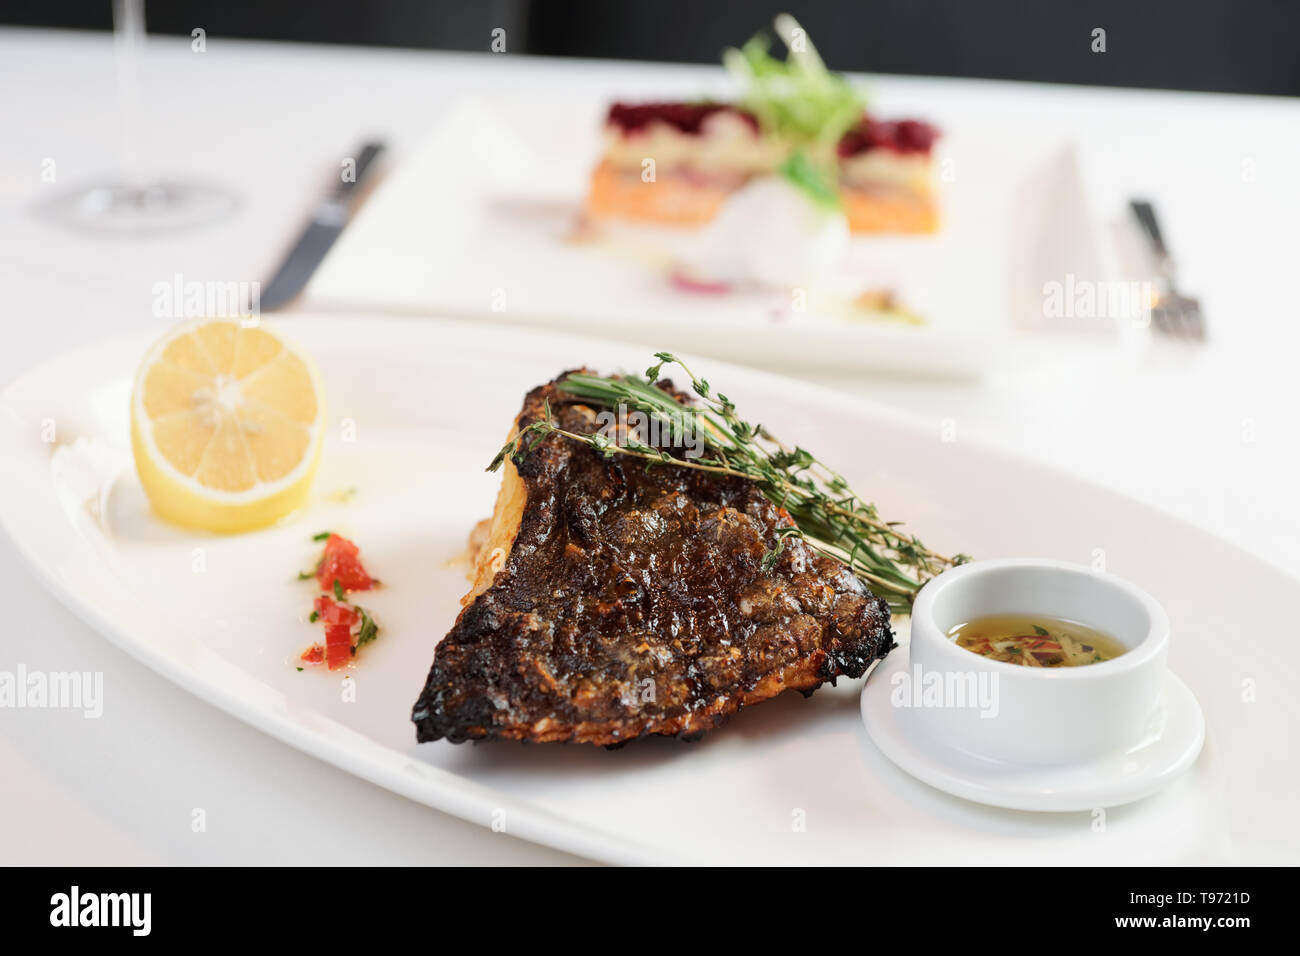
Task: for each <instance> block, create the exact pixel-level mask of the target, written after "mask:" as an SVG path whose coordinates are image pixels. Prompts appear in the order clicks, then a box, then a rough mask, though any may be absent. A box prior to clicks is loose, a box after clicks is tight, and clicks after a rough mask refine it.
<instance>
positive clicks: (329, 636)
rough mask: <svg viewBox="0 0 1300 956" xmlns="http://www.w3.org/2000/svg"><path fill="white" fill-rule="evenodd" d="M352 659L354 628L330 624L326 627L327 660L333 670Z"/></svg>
mask: <svg viewBox="0 0 1300 956" xmlns="http://www.w3.org/2000/svg"><path fill="white" fill-rule="evenodd" d="M350 660H352V628H350V627H348V626H347V625H346V624H330V625H327V626H326V628H325V662H326V664H328V665H329V669H330V670H332V671H336V670H338V669H339V668H340V667H342V666H344V665H345V664H347V663H348V661H350Z"/></svg>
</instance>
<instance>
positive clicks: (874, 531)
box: [488, 352, 970, 614]
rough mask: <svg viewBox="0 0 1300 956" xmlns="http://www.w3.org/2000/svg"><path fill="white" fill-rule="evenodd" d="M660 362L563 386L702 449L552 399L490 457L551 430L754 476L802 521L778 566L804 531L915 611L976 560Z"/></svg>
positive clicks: (606, 449) (599, 448)
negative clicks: (678, 394) (656, 439)
mask: <svg viewBox="0 0 1300 956" xmlns="http://www.w3.org/2000/svg"><path fill="white" fill-rule="evenodd" d="M655 358H656V359H657V362H656V363H655V364H654V365H652V366H650V368H648V369H647V370H646V374H645V376H644V377H638V376H636V375H627V376H623V377H620V378H603V377H601V376H597V375H588V374H585V373H579V372H575V373H573V374H570V375H568V376H566V377H565V378H564V380H563V381H561V382H560V383H559V385H558V388H559V390H560V391H561V392H563V393H565V394H567V395H571V396H573V397H574V398H578V399H582V400H583V401H586V402H590V403H592V404H593V405H599V406H604V407H608V408H617V407H619V406H620V405H621V406H624V407H626V408H627V409H629V410H635V411H639V412H642V413H643V414H644V415H646V416H647V417H648V418H649V419H652V420H654V421H657V422H658V423H659V425H660V426H661V427H672V428H688V429H691V431H690V434H693V435H695V436H698V438H699V439H700V440H701V441H702V443H703V450H702V452H701V454H700V455H699V457H695V458H683V457H676V456H674V455H673V454H671V453H670V452H668V451H667V450H665V449H663V448H657V447H653V446H651V445H647V444H645V443H644V442H642V441H640V440H638V439H637V438H635V437H627V438H621V439H620V441H619V442H618V443H615V442H612V441H610V439H609V438H608V437H606V436H604V435H601V434H599V433H595V434H590V435H583V434H578V433H576V432H571V431H567V430H566V429H563V428H561V427H560V426H559V425H558V424H556V422H555V420H554V418H553V417H552V415H551V409H550V404H549V403H547V404H545V405H544V408H543V415H542V418H541V419H540V420H538V421H535V422H532V423H531V424H529V425H527V426H526V427H524V428H523V429H522V430H521V431H520V432H519V433H518V434H517V435H516V436H515V437H514V438H513V439H512V440H511V441H510V442H508V443H507V444H506V445H505V446H504V447H503V448H502V449H501V451H500V452H498V453H497V455H496V457H495V458H493V459H492V462H491V464H490V465H488V470H489V471H495V470H497V469H498V468H499V467H500V466H501V464H502V462H504V461H505V459H506V457H507V456H508V457H509V458H510V459H511V461H513V462H514V463H515V464H516V465H520V464H522V463H523V461H524V459H525V458H527V456H528V454H529V453H530V452H532V450H533V449H534V448H536V447H537V445H538V444H539V443H540V442H542V441H543V440H545V439H546V438H547V437H549V436H550V435H559V436H561V437H563V438H565V439H567V440H569V441H574V442H579V443H581V444H584V445H586V446H588V447H589V448H591V449H593V450H595V451H596V452H598V453H600V454H601V455H602V456H604V457H606V458H612V457H614V456H615V455H623V456H627V457H630V458H637V459H641V460H643V461H645V462H646V466H647V467H652V466H655V465H663V464H668V465H673V466H675V467H680V468H691V469H694V470H697V471H705V472H710V473H712V474H719V475H731V476H734V477H738V478H746V479H748V480H750V481H753V482H755V483H756V484H757V485H758V487H759V489H760V490H761V491H762V492H763V494H765V495H766V496H767V498H768V499H769V500H770V501H772V503H773V504H775V505H777V506H778V507H780V508H784V509H785V510H786V511H787V512H788V513H789V515H790V517H791V518H792V519H793V520H794V524H795V527H793V528H782V529H779V530H778V531H777V533H776V540H775V541H774V542H772V546H771V548H770V550H769V551H768V552H767V554H766V555H765V556H764V559H763V569H764V570H765V571H767V570H771V568H772V567H774V566H775V564H776V561H777V560H778V559H779V557H780V555H781V552H782V551H783V550H784V547H785V542H786V539H787V538H789V537H793V536H796V535H797V536H799V537H802V538H803V539H804V540H805V541H807V542H808V543H809V544H810V545H811V546H812V547H813V548H815V549H817V550H818V551H821V552H822V553H824V554H828V555H831V556H832V557H835V558H838V559H839V560H841V561H843V562H844V563H845V564H847V565H848V566H849V567H850V568H851V569H852V570H853V573H854V574H856V575H857V576H858V577H859V578H861V579H862V580H863V581H864V582H866V583H868V584H869V585H871V586H872V588H873V590H874V591H875V592H876V593H877V594H879V595H880V596H881V597H882V598H884V599H885V600H886V601H887V602H888V604H889V606H890V609H891V610H893V611H894V612H896V613H900V614H907V613H909V612H910V610H911V606H912V600H913V598H915V596H916V592H917V591H918V590H920V588H921V585H922V584H924V583H925V581H926V580H927V579H929V578H931V577H933V576H934V575H936V574H938V573H940V572H941V571H943V570H945V569H946V568H949V567H953V566H955V565H958V564H964V563H965V562H967V561H969V560H970V558H968V557H967V556H966V555H961V554H959V555H956V556H955V557H951V558H948V557H944V556H942V555H940V554H938V553H936V552H934V551H931V550H930V549H929V548H927V547H925V545H923V544H922V543H921V542H920V540H919V539H917V538H916V537H914V536H912V535H909V534H907V533H905V532H904V531H902V530H901V529H900V526H899V523H898V522H892V521H886V520H884V519H883V518H881V517H880V515H879V513H878V512H877V510H876V506H875V505H873V504H870V503H869V502H867V501H865V500H863V499H862V498H860V497H859V496H858V495H857V494H856V493H855V492H854V491H853V489H851V488H850V487H849V485H848V482H847V481H845V479H844V478H843V476H841V475H840V474H838V473H837V472H835V471H833V470H831V469H830V468H829V467H827V466H826V465H825V464H824V463H823V462H822V461H821V460H820V459H818V458H817V457H816V456H815V455H813V454H812V452H810V451H808V450H807V449H805V448H801V447H799V446H797V445H796V446H794V447H793V448H791V447H789V446H787V445H784V444H782V443H781V441H780V440H779V439H777V438H776V437H775V436H774V435H772V434H771V432H769V431H768V430H767V429H766V428H765V427H764V426H762V425H755V424H751V423H749V422H747V421H744V420H743V419H741V418H740V417H739V416H738V415H737V413H736V406H735V404H734V403H733V402H732V401H731V400H730V399H728V398H727V397H726V396H725V395H723V394H721V393H715V392H714V391H713V388H712V386H711V385H710V384H709V382H708V381H707V380H705V379H701V378H698V377H697V376H696V375H695V374H694V373H693V372H692V371H691V370H690V369H689V368H687V366H686V365H685V364H683V363H682V361H681V360H680V359H678V358H677V357H676V356H674V355H673V354H672V353H670V352H657V353H655ZM665 365H676V366H678V367H679V368H680V369H681V370H682V371H683V372H684V373H685V374H686V376H687V377H688V378H689V379H690V382H691V387H692V390H693V391H694V392H695V394H696V395H697V396H699V398H700V404H698V405H683V404H682V403H680V402H678V401H677V400H676V399H675V398H673V396H672V395H670V394H669V393H668V392H666V391H664V390H663V389H662V388H659V387H658V386H656V385H655V384H654V383H655V382H656V381H657V380H658V379H659V375H660V372H661V371H662V370H663V367H664V366H665Z"/></svg>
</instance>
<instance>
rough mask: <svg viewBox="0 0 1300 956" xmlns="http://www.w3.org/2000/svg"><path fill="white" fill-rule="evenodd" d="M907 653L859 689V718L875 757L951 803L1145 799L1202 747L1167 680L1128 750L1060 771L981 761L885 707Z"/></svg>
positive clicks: (1179, 686)
mask: <svg viewBox="0 0 1300 956" xmlns="http://www.w3.org/2000/svg"><path fill="white" fill-rule="evenodd" d="M908 664H909V660H908V655H907V649H906V648H899V649H898V650H896V651H895V652H894V653H893V654H891V655H890V656H889V657H888V658H886V659H885V661H884V662H883V663H881V664H880V665H879V666H878V667H877V668H876V669H875V671H874V672H873V673H872V674H871V676H870V678H868V680H867V684H866V686H865V687H864V688H863V689H862V719H863V721H864V722H865V723H866V726H867V735H868V736H869V737H870V738H871V740H872V742H874V743H875V745H876V746H877V747H878V748H880V752H881V753H883V754H884V755H885V756H886V757H888V758H889V759H890V760H891V761H893V762H894V763H895V764H896V765H897V766H898V767H900V768H901V769H903V770H905V771H907V772H908V773H910V774H911V775H912V776H914V777H916V778H917V779H918V780H921V781H922V782H924V783H928V784H929V785H930V786H932V787H935V788H936V789H939V790H942V791H944V792H945V793H950V794H952V795H953V796H956V797H962V798H963V799H966V800H972V801H974V802H976V803H983V804H987V805H989V806H993V807H1005V808H1007V809H1011V810H1050V811H1077V810H1091V809H1094V808H1096V807H1114V806H1119V805H1120V804H1124V803H1132V802H1133V801H1134V800H1141V799H1142V798H1143V797H1146V796H1150V795H1151V794H1153V793H1155V792H1156V791H1157V790H1159V789H1160V788H1161V787H1164V786H1165V785H1166V784H1168V783H1169V782H1170V781H1172V780H1173V779H1174V778H1175V777H1177V776H1178V775H1179V774H1181V773H1182V772H1183V771H1184V770H1186V769H1187V768H1188V767H1190V766H1191V765H1192V763H1193V762H1194V761H1195V760H1196V757H1197V755H1198V754H1200V752H1201V745H1202V744H1203V743H1204V742H1205V718H1204V716H1203V715H1202V714H1201V707H1200V705H1199V704H1198V703H1197V702H1196V698H1195V697H1194V696H1192V692H1191V691H1190V690H1188V688H1187V685H1186V684H1184V683H1183V682H1182V681H1181V680H1179V679H1178V678H1177V677H1176V676H1174V674H1172V673H1169V674H1168V675H1167V677H1166V682H1165V689H1164V694H1163V700H1162V703H1161V706H1160V709H1159V711H1158V714H1157V717H1156V719H1155V720H1153V722H1152V725H1151V727H1150V728H1149V729H1148V731H1147V733H1146V734H1145V735H1144V737H1143V739H1141V740H1140V741H1138V742H1136V743H1135V744H1134V745H1133V746H1132V747H1130V748H1128V749H1127V750H1124V751H1120V752H1117V753H1115V754H1112V755H1109V756H1106V757H1102V758H1099V759H1096V760H1089V761H1085V762H1082V763H1077V764H1071V765H1067V766H1060V767H1044V766H1026V765H1017V764H1011V763H1002V762H999V761H995V760H986V759H983V758H980V757H976V756H974V755H972V754H969V753H966V752H964V751H961V750H957V749H955V748H953V747H951V746H949V745H948V744H946V743H944V742H943V741H941V740H937V739H935V738H934V737H933V735H932V734H929V733H927V732H926V731H925V729H924V728H922V727H921V726H920V725H919V724H918V722H917V721H916V720H915V715H916V713H917V711H916V710H914V709H910V708H905V707H895V706H894V705H893V704H892V703H891V702H890V695H891V692H892V691H893V684H892V683H891V678H892V677H893V675H894V674H895V673H897V672H898V671H900V670H905V669H906V668H907V667H908Z"/></svg>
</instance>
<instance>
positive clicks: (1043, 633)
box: [1033, 624, 1052, 637]
mask: <svg viewBox="0 0 1300 956" xmlns="http://www.w3.org/2000/svg"><path fill="white" fill-rule="evenodd" d="M1033 627H1034V633H1035V634H1037V635H1038V636H1039V637H1051V636H1052V632H1051V631H1049V630H1048V629H1047V628H1045V627H1040V626H1039V625H1037V624H1035V625H1034V626H1033Z"/></svg>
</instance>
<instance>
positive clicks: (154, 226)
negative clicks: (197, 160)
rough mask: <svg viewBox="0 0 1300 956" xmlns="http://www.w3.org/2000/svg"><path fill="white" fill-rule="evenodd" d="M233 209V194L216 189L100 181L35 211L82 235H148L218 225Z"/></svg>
mask: <svg viewBox="0 0 1300 956" xmlns="http://www.w3.org/2000/svg"><path fill="white" fill-rule="evenodd" d="M238 205H239V201H238V199H237V198H236V197H235V195H234V194H233V193H231V192H228V191H226V190H224V189H221V188H219V187H217V186H210V185H207V184H205V183H190V182H173V181H166V180H160V181H157V182H152V183H148V184H145V185H140V186H134V185H126V184H124V183H104V184H100V185H95V186H89V187H87V188H85V189H79V190H75V191H73V192H66V193H61V194H60V195H58V196H56V197H54V198H53V199H51V200H49V201H48V202H46V203H44V204H42V205H41V206H40V207H39V209H38V213H39V215H41V216H42V217H43V218H45V219H48V220H50V221H52V222H57V223H59V224H60V225H63V226H67V227H69V228H72V229H76V230H78V231H81V232H97V233H103V234H106V235H120V236H128V235H135V236H147V235H155V234H159V233H167V232H181V231H184V230H187V229H197V228H199V227H201V226H206V225H209V224H211V223H214V222H219V221H221V220H222V219H225V218H226V217H227V216H229V215H230V214H231V213H233V212H234V211H235V209H236V208H237V207H238Z"/></svg>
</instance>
